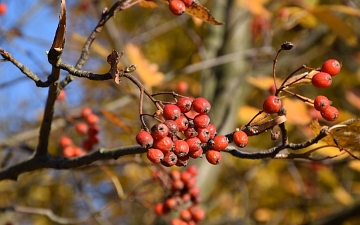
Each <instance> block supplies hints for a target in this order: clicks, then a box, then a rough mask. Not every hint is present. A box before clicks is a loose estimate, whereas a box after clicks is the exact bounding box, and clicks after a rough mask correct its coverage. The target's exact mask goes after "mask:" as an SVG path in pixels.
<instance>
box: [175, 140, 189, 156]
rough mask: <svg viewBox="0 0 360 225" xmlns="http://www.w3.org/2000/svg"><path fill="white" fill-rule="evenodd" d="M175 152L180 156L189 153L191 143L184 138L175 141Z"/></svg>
mask: <svg viewBox="0 0 360 225" xmlns="http://www.w3.org/2000/svg"><path fill="white" fill-rule="evenodd" d="M174 153H175V155H177V156H178V157H183V156H185V155H187V154H188V153H189V145H188V144H187V143H186V141H184V140H176V141H175V142H174Z"/></svg>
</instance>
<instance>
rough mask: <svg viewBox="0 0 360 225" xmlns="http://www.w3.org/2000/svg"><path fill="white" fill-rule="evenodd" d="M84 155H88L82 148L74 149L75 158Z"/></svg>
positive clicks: (76, 147)
mask: <svg viewBox="0 0 360 225" xmlns="http://www.w3.org/2000/svg"><path fill="white" fill-rule="evenodd" d="M84 155H86V152H85V151H84V150H83V149H82V148H80V147H78V146H75V147H74V156H75V157H78V156H84Z"/></svg>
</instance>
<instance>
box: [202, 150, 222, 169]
mask: <svg viewBox="0 0 360 225" xmlns="http://www.w3.org/2000/svg"><path fill="white" fill-rule="evenodd" d="M205 156H206V159H207V161H208V162H209V163H211V164H213V165H217V164H219V163H220V162H221V160H222V156H221V153H220V152H219V151H215V150H208V151H207V152H206V153H205Z"/></svg>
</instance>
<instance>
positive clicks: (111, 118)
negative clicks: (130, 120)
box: [100, 109, 132, 134]
mask: <svg viewBox="0 0 360 225" xmlns="http://www.w3.org/2000/svg"><path fill="white" fill-rule="evenodd" d="M100 112H101V114H102V115H103V116H104V117H105V118H106V119H107V120H108V121H109V122H111V123H112V124H114V125H115V126H118V127H120V128H121V129H123V130H124V131H126V132H127V133H130V134H131V133H132V129H131V127H130V126H129V125H127V124H125V123H124V122H123V121H122V120H121V119H120V118H119V116H118V115H116V114H115V113H113V112H110V111H108V110H105V109H101V110H100Z"/></svg>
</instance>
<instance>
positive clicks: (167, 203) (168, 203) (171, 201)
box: [165, 197, 177, 209]
mask: <svg viewBox="0 0 360 225" xmlns="http://www.w3.org/2000/svg"><path fill="white" fill-rule="evenodd" d="M165 206H166V207H168V208H169V209H174V208H175V207H176V206H177V201H176V199H175V198H172V197H170V198H167V199H166V200H165Z"/></svg>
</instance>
